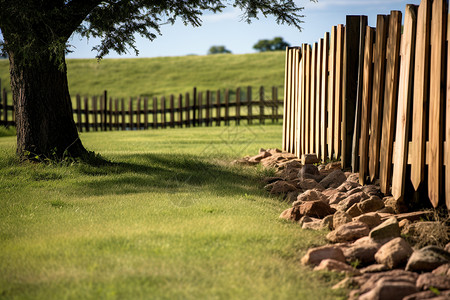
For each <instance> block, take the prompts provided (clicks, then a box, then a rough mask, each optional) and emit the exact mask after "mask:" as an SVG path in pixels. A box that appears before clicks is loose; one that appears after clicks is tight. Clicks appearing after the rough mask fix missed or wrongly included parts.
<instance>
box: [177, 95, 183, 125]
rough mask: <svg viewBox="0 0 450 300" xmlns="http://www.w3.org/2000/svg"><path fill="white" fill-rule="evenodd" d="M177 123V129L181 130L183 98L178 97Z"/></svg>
mask: <svg viewBox="0 0 450 300" xmlns="http://www.w3.org/2000/svg"><path fill="white" fill-rule="evenodd" d="M178 122H179V127H180V128H183V96H182V95H181V94H179V95H178Z"/></svg>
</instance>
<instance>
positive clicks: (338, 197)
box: [328, 192, 345, 204]
mask: <svg viewBox="0 0 450 300" xmlns="http://www.w3.org/2000/svg"><path fill="white" fill-rule="evenodd" d="M344 199H345V194H344V193H341V192H335V193H334V194H332V195H330V196H329V197H328V203H329V204H338V203H339V202H341V201H342V200H344Z"/></svg>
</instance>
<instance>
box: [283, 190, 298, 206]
mask: <svg viewBox="0 0 450 300" xmlns="http://www.w3.org/2000/svg"><path fill="white" fill-rule="evenodd" d="M298 194H299V191H298V190H296V191H292V192H289V193H287V194H286V201H287V202H289V203H293V202H295V201H297V197H298Z"/></svg>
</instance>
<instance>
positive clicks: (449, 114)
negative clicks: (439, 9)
mask: <svg viewBox="0 0 450 300" xmlns="http://www.w3.org/2000/svg"><path fill="white" fill-rule="evenodd" d="M447 9H448V7H447ZM449 57H450V18H448V16H447V94H446V119H445V120H446V126H445V135H446V142H445V148H444V164H445V204H446V206H447V210H450V149H449V148H448V147H450V59H449Z"/></svg>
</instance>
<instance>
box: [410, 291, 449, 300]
mask: <svg viewBox="0 0 450 300" xmlns="http://www.w3.org/2000/svg"><path fill="white" fill-rule="evenodd" d="M424 299H433V300H448V299H450V291H440V292H439V296H437V294H436V293H435V292H432V291H424V292H418V293H414V294H411V295H409V296H407V297H404V298H403V300H424Z"/></svg>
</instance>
